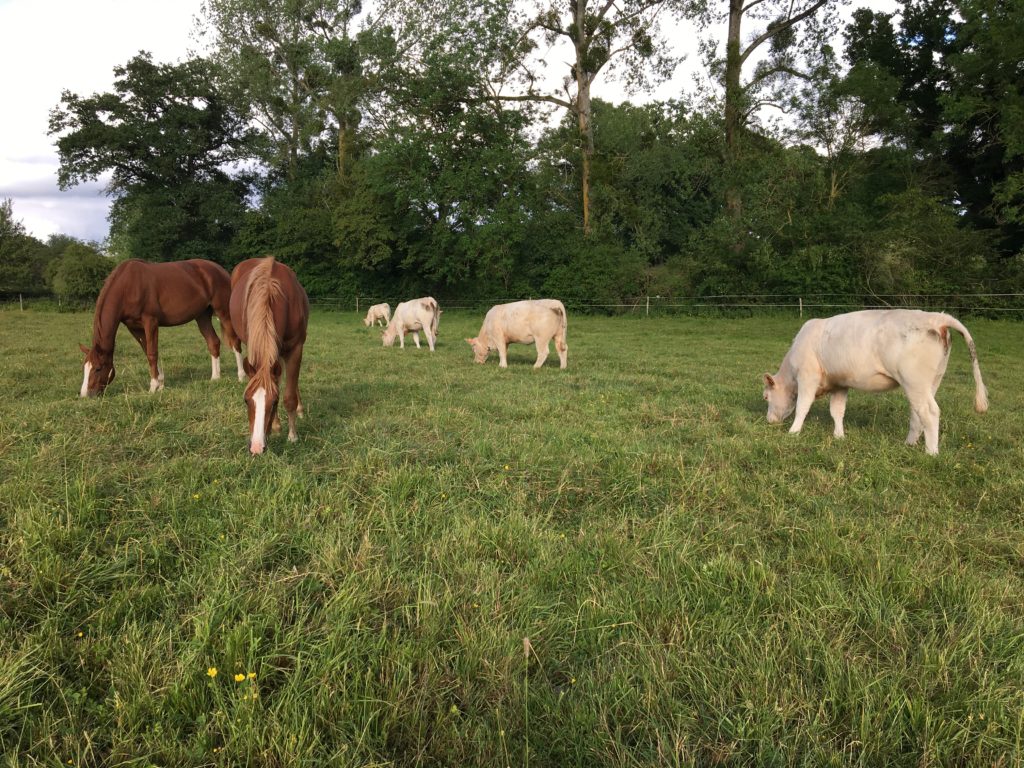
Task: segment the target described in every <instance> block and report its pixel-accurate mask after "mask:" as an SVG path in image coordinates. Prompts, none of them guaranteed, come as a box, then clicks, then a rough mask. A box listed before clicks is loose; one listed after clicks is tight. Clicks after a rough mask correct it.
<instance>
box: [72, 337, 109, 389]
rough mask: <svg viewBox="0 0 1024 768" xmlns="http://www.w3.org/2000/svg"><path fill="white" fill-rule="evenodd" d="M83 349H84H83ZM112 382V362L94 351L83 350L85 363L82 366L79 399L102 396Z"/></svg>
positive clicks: (107, 357)
mask: <svg viewBox="0 0 1024 768" xmlns="http://www.w3.org/2000/svg"><path fill="white" fill-rule="evenodd" d="M83 349H85V347H83ZM113 380H114V360H113V358H112V357H109V356H107V355H103V354H100V353H98V352H96V350H94V349H93V350H85V362H84V363H83V364H82V388H81V390H79V393H78V394H79V396H81V397H94V396H96V395H102V394H103V390H104V389H106V387H107V384H109V383H110V382H112V381H113Z"/></svg>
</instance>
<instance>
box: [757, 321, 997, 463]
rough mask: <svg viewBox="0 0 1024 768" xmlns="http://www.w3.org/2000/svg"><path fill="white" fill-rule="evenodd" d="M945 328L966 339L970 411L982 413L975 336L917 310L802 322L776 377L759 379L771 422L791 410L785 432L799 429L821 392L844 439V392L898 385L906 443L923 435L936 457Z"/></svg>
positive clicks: (954, 323) (946, 343)
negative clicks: (904, 404)
mask: <svg viewBox="0 0 1024 768" xmlns="http://www.w3.org/2000/svg"><path fill="white" fill-rule="evenodd" d="M951 328H952V329H953V330H954V331H956V332H957V333H959V334H961V335H962V336H963V337H964V340H965V341H966V342H967V349H968V350H969V351H970V353H971V364H972V366H973V368H974V409H975V410H976V411H977V412H978V413H984V412H985V411H986V410H988V394H987V392H986V390H985V384H984V382H982V380H981V367H980V366H979V365H978V353H977V350H976V349H975V347H974V339H972V338H971V334H970V333H968V332H967V329H966V328H965V327H964V326H963V325H962V324H961V323H960V321H959V320H957V319H956V318H954V317H951V316H950V315H946V314H943V313H941V312H922V311H921V310H917V309H884V310H874V309H869V310H864V311H861V312H850V313H848V314H845V315H836V316H835V317H830V318H827V319H821V320H808V321H807V322H806V323H804V325H803V327H802V328H801V329H800V332H799V333H797V335H796V338H795V339H793V345H792V346H791V347H790V348H789V351H788V352H787V353H786V356H785V357H784V358H783V360H782V365H781V367H780V368H779V372H778V373H776V374H775V375H774V376H772V375H771V374H768V373H766V374H765V375H764V383H765V388H764V399H765V400H767V401H768V421H769V422H770V423H772V424H777V423H778V422H780V421H783V420H784V419H786V418H787V417H788V416H789V414H791V413H792V412H793V410H794V408H795V410H796V417H795V418H794V419H793V426H792V427H791V428H790V430H789V431H790V432H799V431H800V429H801V427H803V425H804V419H805V418H806V417H807V412H808V411H809V410H810V408H811V403H813V402H814V399H815V398H816V397H819V396H821V395H825V394H827V395H830V396H831V397H830V402H829V412H830V413H831V414H832V419H833V420H834V421H835V433H834V434H835V436H836V437H842V436H843V414H844V412H845V411H846V393H847V390H850V389H859V390H864V391H866V392H883V391H885V390H888V389H894V388H895V387H903V391H904V392H905V393H906V395H907V400H909V401H910V432H909V433H908V434H907V444H908V445H914V444H916V443H917V441H918V439H919V438H920V437H921V433H922V432H924V446H925V450H926V451H927V452H928V453H929V454H932V455H934V454H937V453H938V452H939V406H938V404H937V403H936V402H935V393H936V391H938V389H939V384H941V383H942V376H943V374H945V372H946V363H947V362H948V361H949V348H950V345H951V343H952V338H951V336H950V333H949V331H950V329H951Z"/></svg>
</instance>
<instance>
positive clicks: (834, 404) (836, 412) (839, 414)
mask: <svg viewBox="0 0 1024 768" xmlns="http://www.w3.org/2000/svg"><path fill="white" fill-rule="evenodd" d="M847 393H848V390H845V389H837V390H836V391H835V392H833V393H832V395H831V396H830V397H829V400H828V412H829V413H830V414H832V421H834V422H835V431H833V433H832V434H833V435H834V436H835V437H843V436H844V434H845V433H844V432H843V416H844V415H845V414H846V395H847Z"/></svg>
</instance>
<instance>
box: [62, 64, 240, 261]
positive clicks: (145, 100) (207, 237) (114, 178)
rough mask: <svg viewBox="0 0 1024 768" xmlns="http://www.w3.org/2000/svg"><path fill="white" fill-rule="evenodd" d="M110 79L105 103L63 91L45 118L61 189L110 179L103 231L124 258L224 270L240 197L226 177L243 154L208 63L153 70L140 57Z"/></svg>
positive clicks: (234, 118) (102, 97)
mask: <svg viewBox="0 0 1024 768" xmlns="http://www.w3.org/2000/svg"><path fill="white" fill-rule="evenodd" d="M114 74H115V82H114V92H113V93H102V94H95V95H93V96H89V97H81V96H78V95H76V94H74V93H71V92H69V91H64V93H63V94H62V96H61V104H60V106H58V107H55V108H54V109H53V110H52V111H51V113H50V134H51V135H55V136H57V137H58V138H57V149H58V152H59V156H60V170H59V172H58V181H59V183H60V186H61V188H62V189H67V188H69V187H71V186H74V185H75V184H78V183H80V182H82V181H87V180H93V179H97V178H99V177H100V176H101V175H104V174H108V173H109V174H110V181H109V182H108V185H107V189H108V192H109V194H111V195H112V196H113V197H114V200H115V202H114V206H113V209H112V212H111V219H112V226H113V229H114V230H115V231H116V232H117V233H118V235H119V236H120V237H122V238H126V239H127V240H128V244H127V246H126V247H127V250H128V251H129V252H130V253H131V255H134V256H137V257H140V258H146V259H162V260H166V259H176V258H189V257H191V256H196V255H203V256H205V257H207V258H215V259H219V260H223V250H224V244H225V242H226V241H228V240H230V237H231V233H232V232H233V230H234V228H235V227H236V226H237V221H238V220H239V218H240V217H241V215H242V212H243V211H244V208H245V197H246V193H247V187H246V185H245V184H244V183H242V181H240V180H238V179H235V178H232V177H231V176H230V175H229V172H228V169H229V168H230V167H231V166H232V165H233V164H235V163H237V162H238V161H239V160H240V159H242V158H244V157H245V156H246V154H247V146H248V141H249V139H250V132H249V129H248V126H247V125H246V124H245V121H244V118H243V116H241V115H239V114H238V113H237V112H235V111H234V110H233V109H232V108H231V106H230V105H229V104H228V102H227V101H226V100H225V99H224V98H223V96H222V95H221V93H220V92H219V91H218V89H217V87H216V86H215V84H214V78H213V67H212V65H211V64H210V62H208V61H204V60H201V59H193V60H190V61H187V62H185V63H183V64H178V65H170V64H154V63H153V61H152V59H151V57H150V56H149V54H146V53H140V54H139V55H138V56H136V57H134V58H133V59H131V60H130V61H129V62H128V63H127V64H126V65H125V66H123V67H115V69H114Z"/></svg>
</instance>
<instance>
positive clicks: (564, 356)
mask: <svg viewBox="0 0 1024 768" xmlns="http://www.w3.org/2000/svg"><path fill="white" fill-rule="evenodd" d="M555 351H556V352H558V367H559V368H565V367H566V366H567V365H568V364H569V345H568V344H566V343H565V336H564V335H562V334H555Z"/></svg>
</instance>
